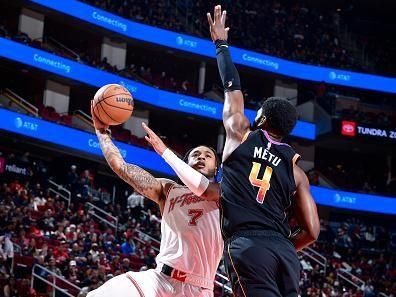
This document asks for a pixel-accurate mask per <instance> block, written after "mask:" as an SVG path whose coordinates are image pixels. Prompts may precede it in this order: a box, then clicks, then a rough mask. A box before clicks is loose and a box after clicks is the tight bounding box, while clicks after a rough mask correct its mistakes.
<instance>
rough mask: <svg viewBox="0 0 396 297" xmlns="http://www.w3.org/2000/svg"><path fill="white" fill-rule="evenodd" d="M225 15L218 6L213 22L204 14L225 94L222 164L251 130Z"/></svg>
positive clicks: (209, 16)
mask: <svg viewBox="0 0 396 297" xmlns="http://www.w3.org/2000/svg"><path fill="white" fill-rule="evenodd" d="M226 15H227V12H226V11H225V10H224V11H221V6H220V5H217V6H215V9H214V20H213V19H212V16H211V15H210V13H208V14H207V17H208V22H209V27H210V35H211V38H212V40H213V42H214V43H215V45H216V57H217V66H218V68H219V73H220V77H221V81H222V83H223V87H224V92H225V94H224V97H225V100H224V108H223V124H224V128H225V130H226V134H227V139H226V145H225V148H224V152H223V161H224V160H225V159H226V158H227V157H228V156H229V155H230V154H231V153H232V151H234V150H235V148H236V147H238V145H239V144H240V143H241V141H242V139H243V137H244V136H245V134H246V133H247V132H248V131H249V127H250V125H249V120H248V119H247V117H246V116H245V113H244V98H243V94H242V92H241V82H240V79H239V74H238V71H237V69H236V67H235V65H234V63H233V62H232V59H231V55H230V51H229V49H228V43H227V39H228V31H229V28H226V27H225V21H226Z"/></svg>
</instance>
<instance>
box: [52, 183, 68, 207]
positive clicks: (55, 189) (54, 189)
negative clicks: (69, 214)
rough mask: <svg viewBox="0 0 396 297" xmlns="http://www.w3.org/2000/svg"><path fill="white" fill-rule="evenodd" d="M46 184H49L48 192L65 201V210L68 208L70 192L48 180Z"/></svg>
mask: <svg viewBox="0 0 396 297" xmlns="http://www.w3.org/2000/svg"><path fill="white" fill-rule="evenodd" d="M48 182H49V183H50V187H49V189H48V190H49V191H50V192H52V193H54V194H56V195H59V197H61V198H63V199H64V200H66V201H67V208H70V202H71V192H70V191H69V190H68V189H66V188H64V187H63V186H62V185H58V184H57V183H55V182H54V181H52V180H48Z"/></svg>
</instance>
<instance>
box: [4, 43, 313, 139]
mask: <svg viewBox="0 0 396 297" xmlns="http://www.w3.org/2000/svg"><path fill="white" fill-rule="evenodd" d="M0 57H5V58H7V59H11V60H14V61H17V62H20V63H24V64H26V65H30V66H33V67H36V68H39V69H42V70H45V71H48V72H51V73H54V74H57V75H60V76H63V77H67V78H70V79H73V80H77V81H80V82H82V83H86V84H89V85H92V86H95V87H101V86H103V85H106V84H110V83H117V84H120V85H123V86H125V87H126V88H127V89H128V90H129V91H130V92H131V93H132V94H133V96H134V98H136V99H137V100H139V101H142V102H144V103H147V104H151V105H154V106H157V107H160V108H165V109H170V110H174V111H179V112H185V113H190V114H194V115H197V116H202V117H208V118H212V119H216V120H221V119H222V110H223V104H220V103H218V102H214V101H209V100H204V99H200V98H196V97H191V96H187V95H182V94H176V93H172V92H168V91H164V90H160V89H157V88H154V87H151V86H148V85H145V84H142V83H139V82H136V81H133V80H130V79H127V78H124V77H121V76H118V75H115V74H112V73H109V72H106V71H102V70H99V69H97V68H93V67H90V66H87V65H84V64H81V63H78V62H75V61H72V60H69V59H65V58H62V57H59V56H56V55H53V54H50V53H48V52H45V51H42V50H39V49H36V48H33V47H29V46H26V45H23V44H20V43H17V42H14V41H11V40H8V39H5V38H0ZM88 99H89V98H87V102H88ZM246 115H247V116H248V118H249V120H250V121H251V122H253V120H254V118H255V111H254V110H246ZM291 135H293V136H296V137H301V138H306V139H310V140H313V139H315V138H316V131H315V124H312V123H308V122H302V121H298V123H297V125H296V127H295V128H294V130H293V131H292V133H291Z"/></svg>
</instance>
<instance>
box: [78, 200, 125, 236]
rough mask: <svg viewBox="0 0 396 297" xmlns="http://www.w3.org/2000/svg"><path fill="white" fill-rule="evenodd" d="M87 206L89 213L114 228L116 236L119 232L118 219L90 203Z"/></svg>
mask: <svg viewBox="0 0 396 297" xmlns="http://www.w3.org/2000/svg"><path fill="white" fill-rule="evenodd" d="M85 205H87V206H88V208H89V209H88V213H89V214H90V215H92V216H94V217H95V218H97V219H98V220H100V221H102V222H104V223H105V224H107V225H109V226H110V227H113V228H114V230H115V234H117V232H118V218H117V217H115V216H113V215H112V214H111V213H109V212H107V211H104V210H103V209H101V208H100V207H97V206H95V205H93V204H92V203H90V202H87V203H86V204H85Z"/></svg>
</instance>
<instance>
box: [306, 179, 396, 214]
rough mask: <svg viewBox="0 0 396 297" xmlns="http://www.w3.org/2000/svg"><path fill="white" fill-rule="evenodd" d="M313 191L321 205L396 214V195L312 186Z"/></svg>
mask: <svg viewBox="0 0 396 297" xmlns="http://www.w3.org/2000/svg"><path fill="white" fill-rule="evenodd" d="M311 193H312V196H313V197H314V199H315V201H316V203H317V204H319V205H325V206H331V207H337V208H345V209H351V210H359V211H365V212H375V213H383V214H389V215H396V197H395V198H392V197H384V196H376V195H370V194H360V193H353V192H344V191H339V190H333V189H328V188H322V187H316V186H311Z"/></svg>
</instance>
